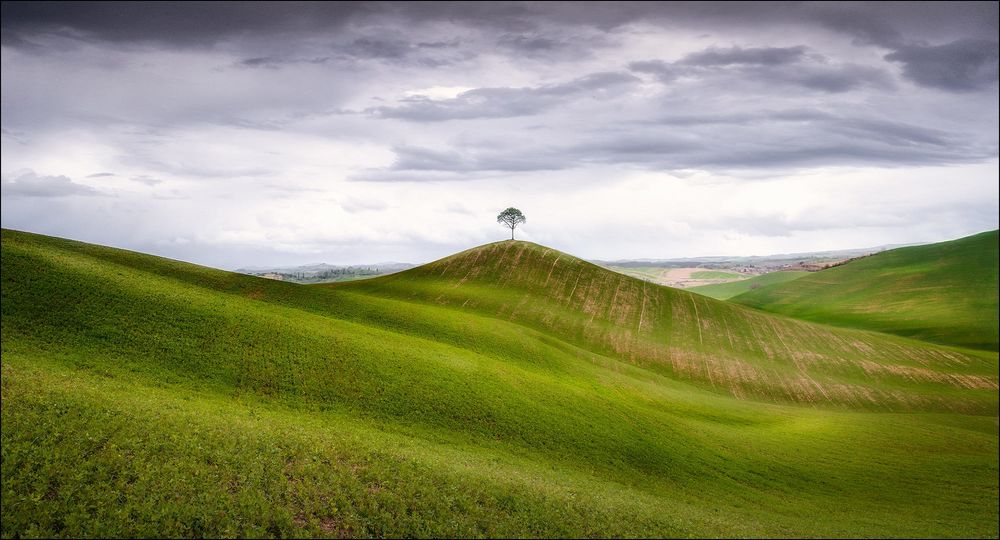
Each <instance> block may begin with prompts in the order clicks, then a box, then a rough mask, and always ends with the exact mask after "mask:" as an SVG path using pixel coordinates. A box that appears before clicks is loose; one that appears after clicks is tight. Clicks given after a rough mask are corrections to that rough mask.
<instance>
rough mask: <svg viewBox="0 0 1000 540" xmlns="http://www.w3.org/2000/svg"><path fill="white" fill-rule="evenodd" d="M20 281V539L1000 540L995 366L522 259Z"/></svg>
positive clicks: (992, 361)
mask: <svg viewBox="0 0 1000 540" xmlns="http://www.w3.org/2000/svg"><path fill="white" fill-rule="evenodd" d="M0 260H2V265H3V268H2V272H0V278H2V302H0V311H2V318H0V321H2V332H0V336H2V347H3V355H2V380H3V384H2V400H3V407H2V415H3V418H2V423H0V426H2V443H3V444H2V447H3V462H2V480H3V482H2V488H0V489H2V503H3V504H2V510H0V512H2V534H3V536H5V537H11V536H50V535H53V536H83V535H87V536H105V535H112V536H155V535H166V536H274V537H277V536H285V537H287V536H313V535H314V536H345V535H349V536H484V535H485V536H525V535H527V536H553V535H557V536H602V537H603V536H687V535H694V536H774V535H779V536H801V535H810V536H825V535H832V536H885V535H900V536H920V535H934V536H948V535H955V536H967V535H972V536H995V535H996V534H997V531H998V527H997V522H996V519H995V515H992V510H991V509H995V507H996V504H997V488H998V484H997V476H996V473H997V440H998V439H997V427H996V426H997V423H996V419H997V396H996V381H997V359H996V355H995V354H992V353H985V352H977V351H967V350H960V349H954V348H947V347H937V346H933V345H926V344H923V343H920V342H915V341H911V340H906V339H904V338H897V337H892V336H883V335H879V334H871V333H866V332H857V331H852V330H838V329H826V328H825V327H822V326H819V325H813V324H810V323H804V322H800V321H793V320H790V319H783V318H780V317H773V316H769V315H766V314H762V313H759V312H755V311H752V310H749V309H746V308H742V307H739V306H731V305H728V304H725V303H722V302H715V301H712V300H711V299H707V298H704V297H699V296H696V295H692V294H690V293H685V292H683V291H671V290H669V289H663V288H658V287H655V286H652V285H649V284H643V283H642V282H638V281H636V280H630V279H629V278H626V277H624V276H618V275H616V274H612V273H609V272H606V271H604V270H602V269H600V268H597V267H594V266H593V265H589V264H588V263H583V262H582V261H579V260H578V259H574V258H572V257H569V256H567V255H565V254H560V253H558V252H554V251H552V250H546V249H545V248H541V247H540V246H534V245H531V244H524V243H499V244H493V245H489V246H484V247H482V248H477V249H474V250H470V251H468V252H465V253H463V254H459V255H457V256H455V257H451V258H448V259H444V260H442V261H438V262H436V263H432V264H430V265H426V266H424V267H419V268H416V269H413V270H410V271H408V272H404V273H402V274H398V275H393V276H386V277H384V278H376V280H374V281H372V282H358V283H346V284H341V285H336V286H308V287H307V286H299V285H294V284H288V283H282V282H277V281H271V280H264V279H258V278H253V277H250V276H243V275H238V274H231V273H227V272H221V271H217V270H212V269H207V268H202V267H197V266H193V265H189V264H184V263H180V262H176V261H170V260H166V259H161V258H157V257H151V256H147V255H141V254H137V253H131V252H126V251H122V250H115V249H109V248H102V247H99V246H93V245H87V244H82V243H78V242H71V241H66V240H60V239H54V238H48V237H42V236H38V235H31V234H26V233H19V232H13V231H7V230H5V231H3V252H2V258H0ZM556 261H557V262H556ZM595 269H596V270H595ZM622 279H624V281H623V280H622ZM646 287H648V288H646ZM577 291H580V292H579V293H578V292H577ZM630 295H632V296H630ZM605 304H607V305H605ZM643 306H645V307H643ZM686 306H690V308H689V307H686ZM695 310H698V314H695ZM710 317H718V318H721V319H712V318H710ZM741 317H743V318H746V319H745V320H746V321H747V323H746V325H745V326H746V328H743V327H740V326H739V324H738V323H739V321H741V320H743V319H740V318H741ZM720 321H725V324H729V325H730V327H734V328H736V329H735V330H732V332H731V333H730V334H729V335H728V336H723V337H721V338H720V337H719V336H716V335H715V334H716V333H717V330H718V328H720V327H721V326H722V325H723V323H722V322H720ZM688 332H693V333H695V334H696V335H694V336H689V335H686V333H688ZM754 332H757V334H754ZM796 332H798V333H801V336H798V335H797V334H796ZM629 335H630V336H631V339H626V337H627V336H629ZM755 335H756V336H757V337H756V338H755V337H754V336H755ZM775 336H780V337H781V338H783V339H785V340H786V342H787V340H788V339H790V338H793V337H794V338H795V339H802V340H811V341H814V342H817V343H821V345H817V346H815V347H814V348H812V349H803V350H802V351H797V350H795V349H792V348H788V349H780V348H777V347H778V345H777V343H778V342H777V341H768V340H772V339H778V338H776V337H775ZM754 339H757V341H754ZM730 340H731V341H730ZM855 341H857V344H855V343H854V342H855ZM661 342H663V343H661ZM664 343H665V345H664ZM725 343H731V344H732V345H731V346H730V347H728V348H727V347H723V344H725ZM741 343H742V344H741ZM658 344H659V345H658ZM689 347H690V348H689ZM864 347H869V348H870V349H871V350H870V351H868V352H867V353H864V352H863V351H865V350H866V349H864ZM665 351H667V352H669V354H668V355H667V356H661V355H662V354H664V352H665ZM722 354H725V357H724V358H725V360H726V361H732V363H731V364H725V363H723V361H722V360H714V362H716V363H715V364H713V363H711V362H713V360H712V358H713V356H714V355H722ZM837 354H842V355H843V356H842V357H841V360H840V361H839V363H838V362H835V361H834V360H836V358H837ZM864 354H867V358H870V360H866V362H868V363H866V364H864V366H865V367H863V368H846V367H838V366H840V365H841V364H845V365H846V364H849V363H851V362H854V361H855V360H858V359H865V358H866V357H865V356H864ZM699 362H700V363H701V364H700V368H696V366H699ZM712 366H716V368H714V369H708V368H709V367H712ZM726 369H729V370H731V371H732V373H733V374H730V375H729V376H726V373H727V372H726V371H725V370H726ZM751 370H755V371H753V373H754V376H755V377H756V379H754V380H756V383H755V384H749V383H748V382H746V381H749V380H751V379H750V378H749V376H747V375H746V373H749V372H750V371H751ZM741 374H742V376H740V375H741ZM796 374H797V375H796ZM794 377H799V378H800V379H803V380H804V378H805V377H808V378H809V380H810V381H813V382H812V383H811V384H820V381H827V382H828V383H829V386H828V387H823V390H824V391H826V392H827V393H828V394H830V397H829V399H816V397H815V395H814V394H812V393H809V392H808V391H803V392H802V393H801V394H794V393H792V392H790V388H791V387H790V386H789V384H790V381H792V380H795V379H794ZM740 381H744V382H740ZM838 385H840V386H838ZM840 387H843V388H842V389H841V390H839V392H841V393H836V392H838V391H833V389H836V388H840ZM817 392H818V391H817ZM866 393H867V394H870V395H869V396H868V397H864V396H865V394H866ZM736 396H743V397H742V398H738V397H736ZM751 398H753V399H751ZM760 400H769V401H773V402H774V403H765V402H762V401H760ZM872 410H881V411H886V410H905V411H909V412H907V413H906V414H895V413H891V412H872Z"/></svg>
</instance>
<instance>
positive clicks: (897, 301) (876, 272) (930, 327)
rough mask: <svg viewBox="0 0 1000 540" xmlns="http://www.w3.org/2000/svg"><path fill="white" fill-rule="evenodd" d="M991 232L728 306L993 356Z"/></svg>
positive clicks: (881, 257) (905, 251)
mask: <svg viewBox="0 0 1000 540" xmlns="http://www.w3.org/2000/svg"><path fill="white" fill-rule="evenodd" d="M997 261H998V257H997V231H990V232H984V233H981V234H977V235H974V236H969V237H966V238H961V239H958V240H953V241H951V242H941V243H938V244H928V245H923V246H914V247H906V248H900V249H893V250H889V251H885V252H882V253H878V254H876V255H872V256H870V257H865V258H862V259H857V260H854V261H851V262H849V263H847V264H845V265H843V266H838V267H835V268H830V269H827V270H823V271H820V272H815V273H813V274H810V275H808V276H806V277H803V278H802V279H797V280H795V281H792V282H789V283H784V284H780V285H774V286H770V287H762V288H760V289H756V290H753V291H749V292H747V293H745V294H742V295H739V296H737V297H735V298H733V299H732V301H734V302H739V303H741V304H744V305H748V306H752V307H756V308H760V309H764V310H767V311H772V312H775V313H782V314H785V315H790V316H794V317H797V318H801V319H806V320H810V321H817V322H822V323H827V324H835V325H839V326H850V327H855V328H866V329H870V330H878V331H881V332H889V333H892V334H898V335H902V336H908V337H913V338H917V339H923V340H927V341H932V342H936V343H945V344H951V345H959V346H964V347H973V348H979V349H986V350H991V351H996V350H997V343H998V325H1000V323H998V315H997V313H998V305H997V298H998V291H997V282H998V270H997V269H998V262H997Z"/></svg>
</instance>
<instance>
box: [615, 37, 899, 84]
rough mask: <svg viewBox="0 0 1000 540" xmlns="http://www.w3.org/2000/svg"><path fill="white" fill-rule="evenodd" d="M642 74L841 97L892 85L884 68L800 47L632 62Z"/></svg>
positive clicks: (665, 80) (711, 51) (712, 51)
mask: <svg viewBox="0 0 1000 540" xmlns="http://www.w3.org/2000/svg"><path fill="white" fill-rule="evenodd" d="M628 67H629V69H631V70H632V71H634V72H636V73H648V74H651V75H654V76H655V77H656V78H658V79H659V80H660V81H661V82H663V83H672V82H674V81H676V80H677V79H678V78H680V77H684V78H687V79H711V78H720V77H722V78H725V77H729V78H736V79H738V80H739V81H756V82H758V83H761V84H770V85H775V84H784V85H794V86H800V87H803V88H808V89H810V90H818V91H821V92H829V93H837V92H846V91H848V90H852V89H854V88H857V87H860V86H866V85H872V86H882V87H886V86H889V85H891V83H890V80H889V77H888V75H887V74H886V73H885V72H884V71H883V70H881V69H879V68H876V67H872V66H862V65H857V64H851V63H843V64H840V63H833V62H830V61H829V60H828V59H827V58H826V57H824V56H821V55H818V54H808V48H807V47H805V46H802V45H799V46H795V47H757V48H746V49H744V48H740V47H732V48H728V49H719V48H716V47H710V48H708V49H705V50H702V51H698V52H695V53H691V54H689V55H687V56H685V57H684V58H682V59H680V60H678V61H677V62H664V61H663V60H643V61H637V62H631V63H629V65H628Z"/></svg>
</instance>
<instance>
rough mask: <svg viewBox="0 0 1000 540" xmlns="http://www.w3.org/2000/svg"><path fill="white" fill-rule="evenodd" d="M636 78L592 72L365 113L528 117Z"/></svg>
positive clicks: (427, 118)
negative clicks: (580, 75)
mask: <svg viewBox="0 0 1000 540" xmlns="http://www.w3.org/2000/svg"><path fill="white" fill-rule="evenodd" d="M636 82H638V79H637V78H636V77H634V76H632V75H629V74H627V73H613V72H605V73H592V74H590V75H585V76H583V77H579V78H577V79H573V80H571V81H568V82H565V83H560V84H549V85H543V86H536V87H526V88H477V89H475V90H469V91H467V92H463V93H461V94H459V95H458V96H457V97H455V98H453V99H443V100H434V99H429V98H426V97H415V98H410V99H409V100H407V102H406V103H404V104H403V105H399V106H394V107H389V106H386V107H374V108H371V109H368V110H367V111H366V112H367V113H369V114H372V115H374V116H377V117H380V118H399V119H403V120H411V121H420V122H439V121H444V120H463V119H464V120H467V119H473V118H510V117H516V116H527V115H532V114H537V113H540V112H542V111H545V110H548V109H551V108H553V107H557V106H560V105H565V104H566V103H567V102H569V101H572V100H574V99H580V98H583V97H587V96H589V97H594V98H613V97H615V96H616V95H617V94H616V92H620V91H622V90H623V89H624V88H625V87H627V86H628V85H631V84H634V83H636Z"/></svg>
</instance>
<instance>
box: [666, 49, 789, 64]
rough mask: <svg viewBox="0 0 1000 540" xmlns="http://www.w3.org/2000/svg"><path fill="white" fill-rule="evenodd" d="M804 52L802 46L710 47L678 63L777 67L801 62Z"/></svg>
mask: <svg viewBox="0 0 1000 540" xmlns="http://www.w3.org/2000/svg"><path fill="white" fill-rule="evenodd" d="M806 50H807V49H806V48H805V47H803V46H802V45H799V46H797V47H750V48H746V49H744V48H741V47H731V48H728V49H719V48H715V47H712V48H709V49H706V50H704V51H700V52H696V53H691V54H689V55H687V56H685V57H684V58H683V59H681V60H680V62H678V63H679V64H682V65H688V66H731V65H733V64H752V65H759V66H778V65H782V64H790V63H794V62H798V61H800V60H802V58H803V56H805V54H806Z"/></svg>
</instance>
